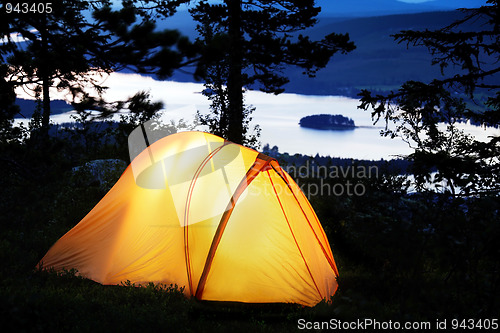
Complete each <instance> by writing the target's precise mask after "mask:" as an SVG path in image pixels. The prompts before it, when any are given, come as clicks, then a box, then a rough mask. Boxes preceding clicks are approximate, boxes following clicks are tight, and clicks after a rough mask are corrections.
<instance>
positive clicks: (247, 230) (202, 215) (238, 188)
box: [39, 132, 338, 306]
mask: <svg viewBox="0 0 500 333" xmlns="http://www.w3.org/2000/svg"><path fill="white" fill-rule="evenodd" d="M39 266H40V267H43V268H44V269H47V268H54V269H55V270H62V269H63V268H64V269H71V268H74V269H77V270H78V274H80V275H82V276H84V277H86V278H89V279H92V280H95V281H97V282H99V283H102V284H119V283H120V282H122V281H126V280H129V281H131V282H133V283H137V284H142V283H147V282H155V283H166V284H177V285H178V286H185V289H184V292H185V293H186V294H187V295H191V296H195V297H196V298H198V299H200V300H213V301H236V302H250V303H268V302H269V303H270V302H287V303H288V302H290V303H298V304H303V305H307V306H313V305H315V304H316V303H318V302H319V301H321V300H322V299H324V298H327V299H328V298H329V297H330V296H331V295H333V294H334V293H335V291H336V289H337V282H336V277H337V276H338V272H337V268H336V265H335V261H334V258H333V255H332V251H331V249H330V245H329V243H328V240H327V237H326V235H325V232H324V230H323V228H322V227H321V224H320V222H319V221H318V218H317V216H316V214H315V213H314V211H313V209H312V207H311V205H310V203H309V202H308V200H307V198H306V197H305V196H304V194H303V193H302V191H301V190H300V188H299V187H298V186H297V184H296V183H295V182H294V181H293V180H292V178H291V177H290V176H289V175H288V174H287V173H286V172H285V171H284V170H283V169H282V168H281V167H280V166H279V165H278V163H277V161H276V160H274V159H272V158H270V157H268V156H266V155H263V154H260V153H258V152H257V151H255V150H252V149H249V148H246V147H243V146H241V145H237V144H234V143H231V142H228V141H225V140H224V139H222V138H219V137H217V136H214V135H211V134H207V133H203V132H182V133H177V134H173V135H170V136H167V137H165V138H163V139H161V140H159V141H156V142H155V143H153V144H152V145H150V146H149V147H147V148H146V149H144V150H143V151H142V152H141V153H140V154H139V155H138V156H137V157H136V158H135V159H134V160H133V161H132V163H131V165H130V166H129V167H128V168H127V169H126V170H125V172H124V173H123V175H122V176H121V178H120V179H119V180H118V182H117V183H116V184H115V185H114V187H113V188H112V189H111V190H110V191H109V192H108V193H107V194H106V196H105V197H104V198H103V199H102V200H101V201H100V202H99V203H98V204H97V205H96V206H95V207H94V208H93V209H92V211H91V212H90V213H89V214H88V215H87V216H86V217H85V218H84V219H83V220H82V221H81V222H80V223H78V224H77V225H76V226H75V227H74V228H73V229H71V230H70V231H69V232H68V233H66V234H65V235H64V236H63V237H62V238H60V239H59V240H58V241H57V242H56V243H55V244H54V245H53V246H52V248H51V249H50V250H49V251H48V252H47V254H46V255H45V256H44V257H43V259H42V260H41V261H40V263H39Z"/></svg>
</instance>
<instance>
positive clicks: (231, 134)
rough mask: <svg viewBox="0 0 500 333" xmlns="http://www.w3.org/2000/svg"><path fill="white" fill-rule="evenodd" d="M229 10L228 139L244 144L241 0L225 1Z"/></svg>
mask: <svg viewBox="0 0 500 333" xmlns="http://www.w3.org/2000/svg"><path fill="white" fill-rule="evenodd" d="M225 3H226V5H227V9H228V19H229V28H228V35H229V40H230V43H231V44H230V45H229V55H228V56H229V58H228V60H229V73H228V78H227V94H228V104H229V124H228V133H227V136H228V137H227V139H228V140H229V141H232V142H235V143H239V144H241V143H243V78H242V73H241V72H242V68H243V49H242V43H241V42H242V38H243V37H242V33H241V10H242V9H241V0H225Z"/></svg>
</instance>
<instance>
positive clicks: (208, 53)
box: [184, 0, 354, 143]
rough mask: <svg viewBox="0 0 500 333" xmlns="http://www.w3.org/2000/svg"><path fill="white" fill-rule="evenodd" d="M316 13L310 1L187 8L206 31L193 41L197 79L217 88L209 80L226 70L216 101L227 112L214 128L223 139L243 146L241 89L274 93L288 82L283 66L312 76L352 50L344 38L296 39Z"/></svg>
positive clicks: (234, 0)
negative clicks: (198, 53)
mask: <svg viewBox="0 0 500 333" xmlns="http://www.w3.org/2000/svg"><path fill="white" fill-rule="evenodd" d="M184 2H186V1H184ZM320 10H321V9H320V7H316V6H315V3H314V1H313V0H280V1H257V0H225V1H223V2H220V3H216V4H213V3H212V2H209V1H206V0H200V1H197V2H196V5H195V6H194V7H193V8H191V10H190V11H191V14H192V16H193V17H194V19H195V20H196V21H197V22H198V23H199V26H198V29H199V30H200V29H201V30H203V31H205V32H207V31H209V30H210V31H211V32H210V33H208V34H206V33H205V34H203V33H202V34H201V36H200V38H199V39H198V46H199V47H200V49H201V50H202V51H201V52H202V56H201V57H200V58H199V59H198V60H199V61H198V62H197V65H198V69H197V74H198V75H200V76H201V77H203V78H204V79H205V80H206V81H207V82H208V83H209V84H217V85H220V83H218V82H216V81H211V80H213V73H214V71H217V67H218V66H219V69H220V66H224V67H225V68H224V71H223V74H224V75H223V76H219V77H217V80H219V81H220V80H222V81H223V86H225V89H226V90H225V91H224V92H223V94H224V97H222V96H221V97H219V99H222V98H224V99H225V103H226V107H224V108H220V109H218V111H219V112H220V113H219V114H217V115H216V117H219V118H220V119H222V120H223V121H222V122H219V124H220V126H225V128H220V129H219V130H218V131H219V132H221V133H226V135H225V137H226V138H227V139H229V140H231V141H233V142H237V143H244V142H245V133H247V131H248V128H245V126H246V125H245V124H248V117H249V112H248V111H249V110H251V109H249V107H248V106H245V104H244V98H243V96H244V90H245V89H247V88H257V89H260V90H262V91H265V92H268V93H274V94H279V93H281V92H283V91H284V88H283V87H284V85H285V84H286V83H287V82H288V78H287V77H286V76H285V75H284V69H285V68H286V67H287V66H299V67H301V68H303V69H304V73H305V74H307V75H310V76H314V73H315V72H316V71H317V70H318V69H320V68H323V67H325V66H326V64H327V63H328V62H329V60H330V58H331V57H332V55H333V54H335V53H337V52H342V53H346V52H349V51H351V50H353V49H354V44H353V43H352V42H350V41H349V36H348V34H335V33H332V34H329V35H327V36H325V37H324V38H323V39H322V40H319V41H313V40H311V39H310V38H309V37H307V36H304V35H302V34H300V31H302V30H304V29H306V28H310V27H312V26H314V24H315V23H316V22H317V20H316V16H317V14H318V13H319V12H320ZM221 41H223V42H222V43H221ZM221 86H222V85H221ZM223 113H224V114H223ZM226 113H227V114H226Z"/></svg>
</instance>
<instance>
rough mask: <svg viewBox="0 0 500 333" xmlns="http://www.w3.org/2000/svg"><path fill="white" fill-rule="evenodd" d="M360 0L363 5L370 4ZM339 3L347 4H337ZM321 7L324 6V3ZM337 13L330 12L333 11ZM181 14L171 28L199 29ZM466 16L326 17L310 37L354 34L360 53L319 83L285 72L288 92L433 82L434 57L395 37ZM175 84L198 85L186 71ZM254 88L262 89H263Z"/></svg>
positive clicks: (346, 91) (333, 66)
mask: <svg viewBox="0 0 500 333" xmlns="http://www.w3.org/2000/svg"><path fill="white" fill-rule="evenodd" d="M357 1H358V2H357V3H358V5H359V3H361V2H363V1H365V0H357ZM384 1H385V2H399V1H396V0H381V1H377V3H379V4H380V3H382V2H384ZM471 1H472V0H471ZM346 2H347V1H346ZM368 2H369V1H368ZM442 2H446V1H444V0H437V1H436V3H442ZM332 3H333V1H332ZM335 3H343V2H338V1H335ZM433 3H434V2H433ZM319 4H320V5H323V2H320V3H319ZM402 4H403V5H407V4H405V3H402ZM332 6H333V4H332ZM332 8H333V7H329V9H328V10H331V9H332ZM346 8H347V7H346ZM178 14H180V16H178V17H177V18H176V20H177V21H175V24H172V25H170V27H174V26H176V25H177V24H181V23H182V22H184V23H183V24H184V25H183V27H185V28H186V29H188V30H189V29H194V23H191V24H193V25H192V26H191V28H189V24H188V23H186V22H187V21H186V20H187V19H188V16H189V14H188V13H178ZM463 15H464V14H463V13H461V12H460V11H456V10H454V11H440V12H424V13H417V14H397V15H385V16H374V17H359V18H347V17H328V16H322V17H321V18H320V20H319V23H318V24H317V25H316V26H315V27H314V28H312V29H309V30H307V31H305V32H304V34H306V35H309V36H311V38H312V39H320V38H322V37H324V36H325V35H327V34H329V33H332V32H337V33H349V35H350V38H351V40H353V41H354V42H355V44H356V47H357V48H356V50H354V51H353V52H351V53H349V54H347V55H340V54H338V55H335V56H334V57H333V58H332V60H331V61H330V63H329V64H328V66H327V67H326V68H324V69H322V70H320V71H319V72H318V73H317V75H316V77H315V78H309V77H307V76H305V75H303V74H302V70H301V69H298V68H294V67H289V68H287V69H285V74H286V75H287V76H288V77H289V78H290V83H288V84H287V85H286V86H285V89H286V91H287V92H292V93H300V94H309V95H344V96H350V97H356V95H357V93H358V92H359V91H360V89H364V88H366V89H370V90H373V91H380V92H383V91H390V90H394V89H397V88H398V87H399V86H400V85H401V84H402V83H403V82H405V81H408V80H419V81H424V82H428V81H430V80H432V79H433V78H436V77H439V76H440V75H441V74H440V70H439V67H437V66H431V59H432V57H431V55H430V54H429V52H428V51H427V49H425V48H422V47H410V48H407V47H406V45H402V44H397V43H396V42H395V41H394V39H393V38H392V37H391V35H393V34H396V33H398V32H400V31H401V30H425V29H430V30H433V29H439V28H441V27H443V26H446V25H447V24H450V23H452V22H454V21H456V20H457V19H459V18H461V17H463ZM193 36H194V34H193ZM171 79H172V80H175V81H181V82H192V81H194V79H193V76H192V75H189V74H186V73H181V72H176V73H175V74H174V76H173V77H172V78H171ZM253 88H254V89H258V87H253Z"/></svg>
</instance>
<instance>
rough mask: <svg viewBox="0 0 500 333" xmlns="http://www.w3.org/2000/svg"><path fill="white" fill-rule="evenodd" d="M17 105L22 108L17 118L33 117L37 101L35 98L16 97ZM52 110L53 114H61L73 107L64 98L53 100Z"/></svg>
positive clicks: (51, 103)
mask: <svg viewBox="0 0 500 333" xmlns="http://www.w3.org/2000/svg"><path fill="white" fill-rule="evenodd" d="M15 104H16V105H18V106H19V108H20V113H21V114H20V115H16V116H15V117H16V118H23V117H24V118H27V119H29V118H31V117H32V116H33V113H34V112H35V109H36V101H35V100H30V99H22V98H17V99H16V103H15ZM50 110H51V114H52V115H54V114H60V113H64V112H68V111H71V110H73V107H72V106H71V105H70V104H68V103H67V102H66V101H62V100H53V101H51V102H50Z"/></svg>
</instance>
